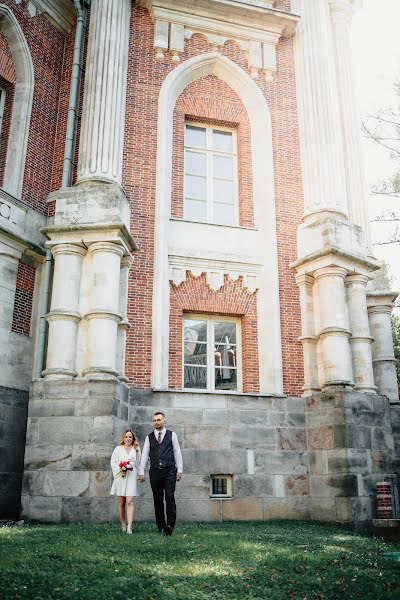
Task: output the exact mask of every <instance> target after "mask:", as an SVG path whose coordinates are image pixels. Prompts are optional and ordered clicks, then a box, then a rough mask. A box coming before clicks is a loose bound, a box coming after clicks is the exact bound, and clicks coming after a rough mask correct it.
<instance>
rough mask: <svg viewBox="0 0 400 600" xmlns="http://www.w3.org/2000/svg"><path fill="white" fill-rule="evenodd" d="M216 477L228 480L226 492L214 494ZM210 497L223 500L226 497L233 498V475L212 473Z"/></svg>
mask: <svg viewBox="0 0 400 600" xmlns="http://www.w3.org/2000/svg"><path fill="white" fill-rule="evenodd" d="M216 479H225V480H226V494H214V493H213V481H215V480H216ZM210 498H216V499H217V500H223V499H224V498H228V499H229V498H233V476H232V475H227V474H224V475H222V474H218V475H211V477H210Z"/></svg>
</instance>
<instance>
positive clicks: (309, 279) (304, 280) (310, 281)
mask: <svg viewBox="0 0 400 600" xmlns="http://www.w3.org/2000/svg"><path fill="white" fill-rule="evenodd" d="M295 279H296V283H297V284H298V285H314V281H315V280H314V277H313V276H312V275H308V274H307V273H298V274H297V275H296V276H295Z"/></svg>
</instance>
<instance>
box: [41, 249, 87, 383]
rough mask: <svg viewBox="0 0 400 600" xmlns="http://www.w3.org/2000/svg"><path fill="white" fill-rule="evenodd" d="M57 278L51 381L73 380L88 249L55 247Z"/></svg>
mask: <svg viewBox="0 0 400 600" xmlns="http://www.w3.org/2000/svg"><path fill="white" fill-rule="evenodd" d="M52 253H53V256H54V277H53V290H52V296H51V308H50V312H49V313H48V315H47V320H48V322H49V334H48V345H47V362H46V370H45V371H43V375H44V377H46V378H49V379H72V378H74V377H76V375H77V372H76V370H75V359H76V342H77V333H78V323H79V321H80V319H81V315H80V313H79V295H80V282H81V271H82V259H83V257H84V255H85V254H86V249H85V248H83V247H82V246H79V245H78V244H57V245H56V246H54V247H53V248H52Z"/></svg>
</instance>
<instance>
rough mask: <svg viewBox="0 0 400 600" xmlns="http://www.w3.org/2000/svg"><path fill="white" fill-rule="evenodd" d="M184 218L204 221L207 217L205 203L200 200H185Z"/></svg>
mask: <svg viewBox="0 0 400 600" xmlns="http://www.w3.org/2000/svg"><path fill="white" fill-rule="evenodd" d="M185 219H188V221H201V222H205V221H206V219H207V207H206V203H205V202H203V201H202V200H188V199H186V200H185Z"/></svg>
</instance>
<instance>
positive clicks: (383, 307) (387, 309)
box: [368, 302, 394, 315]
mask: <svg viewBox="0 0 400 600" xmlns="http://www.w3.org/2000/svg"><path fill="white" fill-rule="evenodd" d="M393 307H394V303H393V302H390V303H387V304H383V303H382V304H374V305H373V306H368V314H370V315H391V314H392V310H393Z"/></svg>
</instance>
